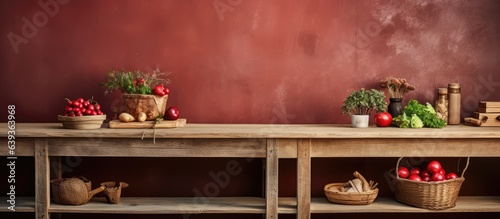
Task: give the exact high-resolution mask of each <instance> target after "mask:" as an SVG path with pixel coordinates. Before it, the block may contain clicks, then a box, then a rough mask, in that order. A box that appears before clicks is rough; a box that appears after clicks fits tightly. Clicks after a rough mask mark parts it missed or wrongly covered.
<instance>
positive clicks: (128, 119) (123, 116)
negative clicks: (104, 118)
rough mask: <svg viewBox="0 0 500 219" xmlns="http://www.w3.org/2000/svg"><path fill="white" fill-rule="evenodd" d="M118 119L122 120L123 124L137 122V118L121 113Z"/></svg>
mask: <svg viewBox="0 0 500 219" xmlns="http://www.w3.org/2000/svg"><path fill="white" fill-rule="evenodd" d="M118 118H119V119H120V121H121V122H133V121H135V118H134V117H133V116H132V115H130V114H128V113H120V115H119V116H118Z"/></svg>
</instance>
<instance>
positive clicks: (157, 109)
mask: <svg viewBox="0 0 500 219" xmlns="http://www.w3.org/2000/svg"><path fill="white" fill-rule="evenodd" d="M165 75H166V73H162V72H161V71H160V70H159V69H156V70H154V71H153V72H143V71H140V70H135V71H131V70H125V69H120V70H111V71H109V72H108V74H107V77H106V81H105V82H103V83H102V85H103V86H105V87H106V91H105V92H104V93H105V94H107V93H110V92H113V91H116V90H118V91H120V92H121V93H122V98H123V106H124V107H123V109H121V110H119V112H115V113H117V114H120V113H122V112H126V113H128V114H130V115H132V116H133V117H134V118H135V119H137V118H138V116H139V114H141V113H145V114H146V116H147V117H146V120H156V119H157V118H158V117H161V118H163V116H164V114H165V108H166V105H167V98H168V94H169V89H168V88H167V87H164V84H168V83H169V82H170V81H169V80H168V79H166V78H165Z"/></svg>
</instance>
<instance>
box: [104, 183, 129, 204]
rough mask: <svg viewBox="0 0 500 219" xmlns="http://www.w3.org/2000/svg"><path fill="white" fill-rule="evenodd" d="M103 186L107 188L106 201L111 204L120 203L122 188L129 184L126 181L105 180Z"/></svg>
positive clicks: (105, 191) (105, 190)
mask: <svg viewBox="0 0 500 219" xmlns="http://www.w3.org/2000/svg"><path fill="white" fill-rule="evenodd" d="M101 186H103V187H104V188H105V189H104V196H105V197H106V201H107V202H108V203H111V204H118V203H120V197H121V193H122V189H124V188H127V187H128V184H127V183H125V182H119V183H117V182H103V183H101Z"/></svg>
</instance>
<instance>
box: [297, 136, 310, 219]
mask: <svg viewBox="0 0 500 219" xmlns="http://www.w3.org/2000/svg"><path fill="white" fill-rule="evenodd" d="M309 218H311V139H299V140H298V144H297V219H309Z"/></svg>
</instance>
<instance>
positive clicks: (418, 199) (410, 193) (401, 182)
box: [390, 158, 470, 210]
mask: <svg viewBox="0 0 500 219" xmlns="http://www.w3.org/2000/svg"><path fill="white" fill-rule="evenodd" d="M401 160H402V158H399V160H398V162H397V164H396V169H394V170H393V171H391V174H390V176H391V178H392V180H393V183H394V187H395V196H396V200H397V201H399V202H401V203H404V204H407V205H411V206H415V207H419V208H425V209H431V210H442V209H447V208H453V207H455V205H456V201H457V197H458V193H459V192H460V187H461V186H462V183H463V182H464V180H465V178H464V173H465V171H466V170H467V167H468V166H469V160H470V158H467V162H466V164H465V167H464V168H463V170H462V172H461V174H460V175H458V174H457V173H454V172H448V173H447V172H446V170H445V169H444V168H443V167H442V166H441V163H440V162H439V161H437V160H433V161H430V162H428V163H425V164H424V165H420V166H414V167H406V166H403V165H400V162H401ZM458 168H460V160H459V162H458ZM458 168H457V169H458Z"/></svg>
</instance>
